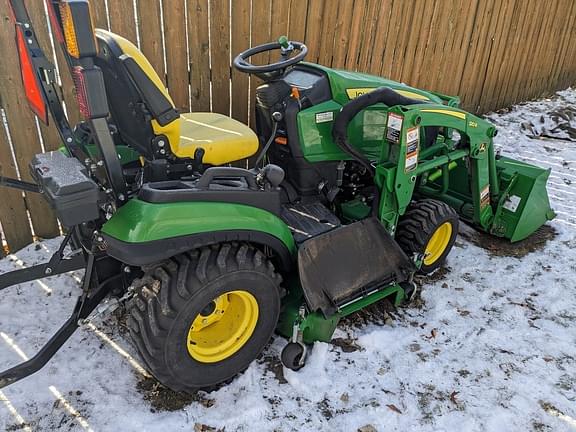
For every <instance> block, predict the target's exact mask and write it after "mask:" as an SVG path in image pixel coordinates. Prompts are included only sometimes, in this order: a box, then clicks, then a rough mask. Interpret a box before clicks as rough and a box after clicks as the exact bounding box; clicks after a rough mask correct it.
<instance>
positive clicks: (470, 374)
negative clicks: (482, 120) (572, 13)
mask: <svg viewBox="0 0 576 432" xmlns="http://www.w3.org/2000/svg"><path fill="white" fill-rule="evenodd" d="M575 103H576V91H574V90H567V91H563V92H560V93H558V95H557V96H556V97H555V98H553V99H551V100H544V101H539V102H530V103H526V104H523V105H520V106H517V107H515V108H514V109H512V110H511V111H510V112H508V113H501V114H493V115H491V116H490V118H491V119H492V121H494V122H495V123H496V124H497V126H498V127H499V131H500V133H499V135H498V137H497V139H496V143H497V145H498V147H499V148H501V149H502V152H503V154H506V155H510V156H513V157H517V158H520V159H523V160H526V161H528V162H532V163H536V164H539V165H542V166H545V167H551V168H552V169H553V172H552V175H551V178H550V182H549V193H550V196H551V200H552V203H553V207H555V209H556V210H557V213H558V218H557V219H556V220H554V221H553V222H551V223H550V226H551V227H552V228H551V229H548V230H547V231H546V232H547V233H548V237H554V238H553V239H551V240H549V241H548V242H546V241H545V240H544V241H542V242H541V244H540V243H539V244H536V242H535V241H531V242H529V243H528V244H527V245H526V244H525V245H524V247H525V248H526V249H527V250H528V249H530V248H533V249H537V250H536V251H534V252H531V253H528V254H526V255H525V256H523V257H522V256H520V255H522V254H521V253H518V254H516V253H515V252H514V249H513V248H512V249H511V248H508V252H507V251H506V250H505V249H506V248H504V249H503V250H501V249H499V246H498V244H497V243H496V246H494V245H493V244H492V246H486V245H487V244H488V245H490V244H491V243H490V240H488V241H487V240H486V238H482V237H478V234H476V233H475V232H471V231H470V230H469V229H468V230H465V231H466V232H465V233H463V234H464V235H461V236H460V239H459V240H458V242H457V244H456V247H455V248H454V250H453V252H452V254H451V255H450V257H449V260H448V262H447V264H446V268H445V269H443V270H442V271H440V272H439V273H438V274H436V275H434V276H433V277H431V278H429V280H428V281H426V283H425V284H424V288H423V292H422V294H421V299H418V300H417V301H415V302H413V303H412V304H409V305H407V306H405V307H402V308H401V309H399V310H397V311H395V312H393V313H392V314H393V316H394V324H393V325H392V326H391V325H382V324H381V323H380V322H379V320H378V319H374V318H370V316H369V314H368V315H367V314H364V315H362V314H360V315H358V316H357V317H354V318H352V319H348V320H346V321H345V322H344V323H343V324H342V325H341V326H340V328H339V329H338V331H337V334H336V335H335V337H336V338H338V339H337V343H334V344H326V343H318V344H316V345H315V346H314V349H313V351H312V354H311V357H310V359H309V361H308V363H307V365H306V366H305V367H304V369H303V370H301V371H300V372H297V373H296V372H292V371H288V370H284V371H283V370H282V368H281V367H280V366H279V363H278V360H277V358H278V355H279V352H280V350H281V349H282V347H283V345H284V343H285V341H284V340H283V339H281V338H276V339H275V340H274V341H273V343H272V344H271V345H270V347H269V348H267V349H266V351H265V353H264V354H263V356H262V357H261V358H260V359H259V360H258V361H256V362H254V363H253V364H252V366H251V367H250V368H249V369H248V370H247V371H246V372H245V373H244V374H242V375H241V376H240V377H238V378H237V379H236V380H234V381H233V382H232V383H231V384H230V385H228V386H226V387H223V388H221V389H220V390H218V391H216V392H213V393H210V394H205V393H199V394H198V395H196V396H194V397H184V396H182V395H177V394H176V395H175V394H173V393H171V392H169V391H166V390H163V389H162V388H159V387H158V386H157V385H156V384H155V383H154V381H153V380H151V379H150V378H145V376H144V375H143V370H142V369H141V367H140V366H139V364H138V361H139V360H138V357H137V354H136V352H135V349H134V348H133V347H132V345H131V344H130V341H129V338H128V337H127V335H126V333H125V331H124V330H123V328H122V327H121V326H118V325H117V322H116V321H115V320H114V319H108V320H107V321H97V322H95V323H94V326H90V327H85V328H83V329H81V330H79V331H78V332H77V333H76V334H75V335H74V336H73V337H72V338H71V339H70V340H69V341H68V343H67V344H66V345H65V346H64V348H63V349H62V350H61V351H60V352H58V353H57V354H56V356H55V357H54V358H53V359H52V361H51V362H50V363H49V364H48V365H47V366H46V367H45V368H44V369H43V370H41V371H40V372H39V373H37V374H35V375H33V376H31V377H29V378H27V379H25V380H23V381H21V382H19V383H16V384H14V385H12V386H10V387H8V388H6V389H3V390H2V394H0V428H3V429H5V430H11V431H15V430H43V431H52V430H65V431H68V430H94V431H118V430H121V431H136V430H146V431H179V430H183V431H192V430H216V429H222V430H224V429H225V430H226V431H236V430H237V431H253V430H258V431H271V430H278V431H290V430H323V431H324V430H326V431H356V430H357V429H358V428H360V427H362V426H365V425H372V426H373V427H374V428H375V429H376V430H378V431H384V430H398V431H495V432H500V431H569V430H576V389H575V387H576V288H575V279H576V260H575V258H576V249H575V248H576V235H575V234H576V217H575V216H574V211H575V210H576V144H575V143H571V142H568V141H561V140H553V139H545V140H544V139H529V138H527V137H525V136H524V135H523V134H522V133H521V131H520V127H519V125H520V123H521V122H523V121H527V120H528V121H530V120H533V119H538V118H539V116H540V115H541V114H542V113H545V112H548V111H549V110H551V109H554V108H557V107H562V106H567V105H572V106H573V105H574V104H575ZM554 231H555V232H556V236H554V235H552V233H553V232H554ZM479 239H480V240H479ZM56 245H57V241H56V240H51V241H46V242H43V243H42V244H39V245H33V246H30V247H28V248H27V249H25V250H22V251H20V252H18V253H16V254H15V255H14V256H12V257H11V258H7V259H4V260H2V261H0V272H4V271H8V270H12V269H15V268H18V267H19V265H33V264H36V263H38V262H41V261H44V260H45V259H46V258H47V257H48V256H49V253H50V252H52V251H53V250H54V249H55V247H56ZM479 245H481V246H482V247H480V246H479ZM509 252H512V253H509ZM508 255H518V256H519V257H516V256H508ZM17 260H21V261H22V262H18V261H17ZM78 276H79V275H72V276H70V275H65V276H60V277H54V278H51V279H46V280H44V281H42V282H32V283H26V284H22V285H21V286H17V287H12V288H10V289H8V290H5V291H3V292H2V293H0V368H2V369H4V368H7V367H9V366H11V365H13V364H15V363H17V362H19V361H21V360H22V359H24V358H26V357H29V356H31V355H33V354H34V353H35V352H36V351H37V350H38V349H39V348H40V347H41V346H42V345H43V343H44V342H45V341H46V340H47V339H48V337H49V336H50V335H51V334H52V333H53V332H54V331H55V330H56V329H57V327H58V326H59V325H60V324H61V323H62V322H63V321H64V320H65V319H66V318H67V316H68V314H69V313H70V311H71V309H72V307H73V305H74V301H75V298H76V296H77V295H78V293H79V288H78V283H77V279H78ZM75 278H76V279H75ZM376 315H377V314H376ZM359 322H365V323H364V324H362V325H359ZM144 373H145V372H144ZM202 425H205V426H202ZM209 427H212V428H215V429H210V428H209Z"/></svg>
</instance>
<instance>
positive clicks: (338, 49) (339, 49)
mask: <svg viewBox="0 0 576 432" xmlns="http://www.w3.org/2000/svg"><path fill="white" fill-rule="evenodd" d="M353 7H354V1H353V0H350V1H346V2H342V1H341V2H339V6H338V16H337V17H336V25H335V28H334V52H333V57H332V67H335V68H343V67H344V66H345V65H346V52H347V51H348V43H349V41H350V24H351V21H352V10H353Z"/></svg>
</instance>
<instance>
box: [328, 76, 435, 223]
mask: <svg viewBox="0 0 576 432" xmlns="http://www.w3.org/2000/svg"><path fill="white" fill-rule="evenodd" d="M378 103H383V104H384V105H386V106H388V107H392V106H396V105H417V104H422V103H425V102H423V101H421V100H416V99H410V98H407V97H404V96H402V95H400V94H398V93H396V92H395V91H394V90H392V89H390V88H388V87H381V88H378V89H375V90H373V91H371V92H369V93H366V94H364V95H362V96H359V97H357V98H356V99H353V100H351V101H350V102H348V103H347V104H346V105H344V106H343V107H342V110H341V111H340V113H339V114H338V117H336V120H335V121H334V126H333V127H332V136H333V138H334V141H335V142H336V144H337V145H338V146H339V147H340V148H341V149H342V150H344V151H345V152H346V153H348V154H349V155H350V156H352V157H353V158H354V159H355V160H356V161H358V162H359V163H360V164H361V165H362V166H363V167H364V168H366V170H367V171H368V173H370V175H371V176H372V178H374V177H375V174H376V170H375V169H374V167H373V166H372V163H371V162H370V160H369V159H367V158H366V156H364V155H363V154H362V153H360V152H359V151H358V150H356V149H355V148H354V147H352V145H351V144H350V142H349V141H348V125H349V124H350V122H351V121H352V120H353V119H354V117H356V115H358V114H359V113H360V112H361V111H362V110H364V109H366V108H368V107H370V106H372V105H376V104H378ZM379 206H380V192H379V191H378V189H376V194H375V196H374V201H373V203H372V212H373V213H374V214H377V213H378V207H379Z"/></svg>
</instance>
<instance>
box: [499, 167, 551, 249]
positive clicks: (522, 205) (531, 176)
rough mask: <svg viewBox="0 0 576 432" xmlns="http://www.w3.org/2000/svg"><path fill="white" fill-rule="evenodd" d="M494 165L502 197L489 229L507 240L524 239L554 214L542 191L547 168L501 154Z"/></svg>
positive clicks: (546, 178) (547, 175)
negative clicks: (503, 195) (497, 173)
mask: <svg viewBox="0 0 576 432" xmlns="http://www.w3.org/2000/svg"><path fill="white" fill-rule="evenodd" d="M496 166H497V169H498V172H499V177H500V184H501V186H503V187H502V188H501V190H502V191H504V192H503V193H504V194H505V197H503V198H504V199H501V200H500V204H499V206H498V209H497V211H496V217H495V218H494V222H493V224H492V229H491V231H492V233H493V234H496V235H499V236H503V237H506V238H508V239H510V241H511V242H517V241H520V240H524V239H525V238H527V237H528V236H529V235H530V234H532V233H534V232H535V231H536V230H537V229H538V228H540V227H541V226H542V225H544V224H545V223H546V222H547V221H549V220H552V219H553V218H554V217H555V213H554V211H553V210H552V208H551V207H550V200H549V198H548V192H547V190H546V182H547V181H548V177H549V176H550V171H551V170H550V169H542V168H539V167H536V166H534V165H530V164H527V163H524V162H520V161H517V160H514V159H509V158H505V157H502V158H500V159H499V160H497V161H496Z"/></svg>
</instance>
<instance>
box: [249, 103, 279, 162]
mask: <svg viewBox="0 0 576 432" xmlns="http://www.w3.org/2000/svg"><path fill="white" fill-rule="evenodd" d="M283 118H284V116H283V115H282V113H281V112H278V111H274V112H273V113H272V120H273V121H274V126H273V127H272V134H270V138H269V139H268V142H267V143H266V145H265V146H264V148H263V149H262V151H261V152H260V154H259V155H258V159H256V162H255V163H254V166H255V167H257V166H258V165H259V164H260V162H262V159H264V156H265V155H266V153H267V152H268V149H269V148H270V146H271V145H272V143H273V142H274V138H275V137H276V132H277V131H278V123H279V122H280V121H281V120H282V119H283Z"/></svg>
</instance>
